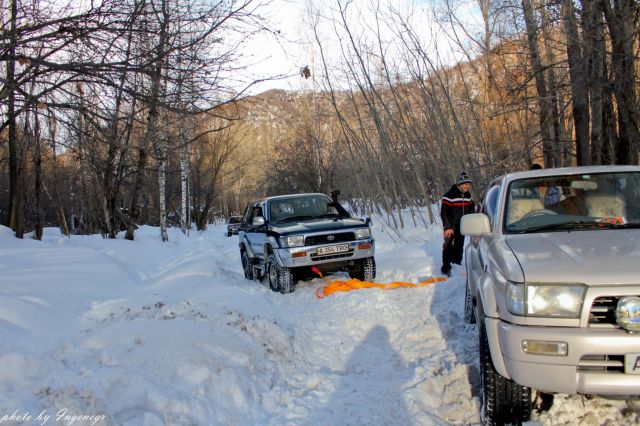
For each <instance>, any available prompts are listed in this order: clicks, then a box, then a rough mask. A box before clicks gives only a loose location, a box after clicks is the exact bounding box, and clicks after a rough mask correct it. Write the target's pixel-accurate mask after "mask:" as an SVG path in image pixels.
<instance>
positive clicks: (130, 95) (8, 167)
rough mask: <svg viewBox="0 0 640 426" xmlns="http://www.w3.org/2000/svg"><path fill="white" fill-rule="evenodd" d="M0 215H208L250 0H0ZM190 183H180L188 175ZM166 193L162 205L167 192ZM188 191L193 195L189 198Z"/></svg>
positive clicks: (11, 219)
mask: <svg viewBox="0 0 640 426" xmlns="http://www.w3.org/2000/svg"><path fill="white" fill-rule="evenodd" d="M0 6H1V8H2V15H1V19H0V26H1V27H2V32H1V34H2V35H1V36H0V57H1V58H2V67H3V74H2V77H1V78H2V80H1V83H2V87H1V90H0V111H1V112H2V117H3V119H2V122H1V127H0V135H1V144H0V154H1V155H0V161H1V162H2V164H1V166H2V168H1V169H2V174H1V175H0V180H1V184H2V188H3V191H2V194H0V201H1V202H0V217H1V219H2V222H3V224H6V225H8V226H10V227H11V228H12V229H13V230H14V231H15V233H16V236H17V237H22V236H23V234H24V233H25V230H34V231H35V236H36V238H40V237H41V235H42V229H43V227H44V226H46V225H49V226H52V225H55V226H60V227H61V228H62V229H63V230H64V231H65V232H66V233H71V232H85V233H88V232H101V233H103V234H104V235H106V236H109V237H112V238H113V237H115V235H116V233H117V232H118V231H120V230H124V229H126V231H127V233H126V237H127V238H129V239H133V237H134V230H135V228H136V224H140V223H154V224H160V225H161V230H162V236H163V239H166V238H167V233H166V225H167V222H168V221H170V220H174V221H176V222H178V223H181V226H182V227H183V229H186V227H187V226H188V225H189V224H190V222H191V219H192V217H193V218H195V221H196V222H197V223H198V224H199V225H200V226H206V222H207V219H206V218H207V217H209V210H210V209H212V208H213V204H212V201H211V199H212V197H213V196H214V193H215V188H213V185H214V184H213V183H212V182H217V181H220V179H221V178H222V175H223V174H225V173H232V172H233V171H232V170H223V164H225V163H226V162H227V161H228V160H229V159H230V158H231V157H232V155H233V153H234V151H235V148H236V145H237V143H236V142H234V137H233V131H232V130H230V129H229V126H230V123H231V122H232V121H233V120H234V119H237V116H238V114H237V112H236V111H235V110H234V109H233V107H232V106H231V103H232V101H233V100H234V99H236V98H237V97H238V96H240V95H241V94H242V89H239V87H243V86H242V84H241V83H242V82H240V81H238V80H239V79H238V77H237V71H239V70H240V68H241V66H240V65H239V62H238V52H239V46H240V45H241V44H242V43H244V42H246V40H247V35H249V34H252V33H255V32H257V31H261V30H263V27H262V21H261V19H260V17H259V15H258V14H257V13H256V7H258V6H259V5H258V6H256V5H255V2H253V1H252V0H220V1H207V0H203V1H201V0H102V1H98V2H94V1H91V2H82V1H80V2H77V1H69V2H68V3H66V4H65V3H64V2H60V1H57V0H55V1H54V0H51V1H49V0H2V1H1V2H0ZM194 181H195V182H196V186H191V187H190V186H189V183H190V182H194ZM167 202H169V205H168V204H167ZM190 204H191V206H190Z"/></svg>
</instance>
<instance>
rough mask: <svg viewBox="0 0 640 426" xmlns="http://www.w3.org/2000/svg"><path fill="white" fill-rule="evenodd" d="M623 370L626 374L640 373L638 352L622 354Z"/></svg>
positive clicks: (639, 354) (639, 355)
mask: <svg viewBox="0 0 640 426" xmlns="http://www.w3.org/2000/svg"><path fill="white" fill-rule="evenodd" d="M624 372H625V373H626V374H640V353H638V354H626V355H625V356H624Z"/></svg>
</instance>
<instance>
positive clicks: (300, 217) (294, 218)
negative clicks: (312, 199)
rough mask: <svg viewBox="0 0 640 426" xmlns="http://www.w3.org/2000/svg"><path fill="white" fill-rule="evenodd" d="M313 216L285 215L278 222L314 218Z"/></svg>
mask: <svg viewBox="0 0 640 426" xmlns="http://www.w3.org/2000/svg"><path fill="white" fill-rule="evenodd" d="M313 218H314V216H289V217H285V218H284V219H280V220H279V221H277V222H276V223H285V222H293V221H296V220H305V219H313Z"/></svg>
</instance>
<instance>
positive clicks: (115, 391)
mask: <svg viewBox="0 0 640 426" xmlns="http://www.w3.org/2000/svg"><path fill="white" fill-rule="evenodd" d="M383 222H384V221H383V220H382V219H375V218H374V235H375V237H376V240H377V256H376V258H377V263H378V278H377V279H376V281H378V282H390V281H401V280H404V281H412V282H418V281H421V280H424V279H426V278H429V277H431V276H433V275H434V274H436V272H437V271H438V268H439V258H440V244H441V231H439V230H438V229H437V228H435V227H434V228H432V229H425V228H424V226H422V225H420V226H418V227H414V226H413V224H412V223H411V221H410V220H409V219H408V218H407V223H408V226H407V227H405V228H404V229H403V230H401V231H399V232H397V233H396V232H395V231H391V230H390V229H389V228H387V227H386V226H384V223H383ZM223 234H224V226H213V227H211V228H210V229H209V230H208V231H206V232H203V233H198V232H192V233H191V235H190V236H188V237H187V236H185V235H183V234H181V233H180V232H178V231H175V230H173V231H172V232H171V234H170V242H168V243H162V242H161V241H160V238H159V231H158V229H156V228H151V227H143V228H142V229H140V230H139V231H138V233H137V240H136V241H134V242H130V241H125V240H123V239H118V240H104V239H102V238H100V236H85V237H80V236H77V237H72V238H66V237H63V236H61V235H60V233H59V232H58V231H57V230H55V229H47V230H46V233H45V238H44V241H42V242H40V241H34V240H30V239H25V240H17V239H15V238H13V236H12V234H11V232H10V231H9V230H8V229H7V228H3V227H0V271H1V274H0V425H5V424H28V425H30V424H34V425H35V424H40V425H42V424H56V423H57V424H67V425H70V424H73V425H78V424H100V425H106V424H110V425H111V424H114V425H130V426H133V425H145V426H155V425H443V424H478V423H479V422H480V418H479V414H478V412H479V408H480V407H479V399H478V388H479V377H478V364H477V354H476V347H477V338H476V331H475V327H474V326H466V325H464V324H463V321H462V307H463V295H464V273H463V270H462V268H459V267H458V268H454V270H453V275H452V277H451V279H450V280H448V281H445V282H442V283H437V284H434V285H432V286H428V287H422V288H415V289H409V288H401V289H396V290H390V291H382V290H377V289H367V290H360V291H353V292H349V293H337V294H334V295H331V296H329V297H327V298H326V299H322V300H318V299H317V298H316V297H315V291H316V289H317V288H318V287H320V286H321V285H323V282H322V281H321V280H319V279H316V280H311V281H307V282H304V283H301V284H300V285H299V287H298V289H297V290H296V292H295V293H292V294H288V295H282V294H279V293H274V292H272V291H271V290H269V288H268V286H267V285H266V284H264V283H262V284H261V283H258V282H251V281H247V280H245V279H244V278H243V274H242V270H241V267H240V259H239V253H238V249H237V237H235V236H234V237H231V238H226V237H225V236H224V235H223ZM639 412H640V410H639V409H638V407H637V406H632V407H629V406H627V404H626V403H625V402H622V401H620V402H616V401H607V400H602V399H597V398H595V399H589V400H587V399H583V398H581V397H568V396H557V397H556V399H555V403H554V405H553V407H552V408H551V410H550V411H548V412H545V413H542V414H535V415H534V419H533V421H532V422H531V424H543V425H574V424H587V425H602V424H611V425H614V424H615V425H618V424H638V423H639V421H640V414H638V413H639ZM47 416H48V417H47ZM56 420H58V421H57V422H56Z"/></svg>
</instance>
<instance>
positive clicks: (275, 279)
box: [267, 254, 296, 294]
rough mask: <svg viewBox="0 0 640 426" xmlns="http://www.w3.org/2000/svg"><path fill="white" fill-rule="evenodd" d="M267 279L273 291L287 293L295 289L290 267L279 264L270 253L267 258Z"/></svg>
mask: <svg viewBox="0 0 640 426" xmlns="http://www.w3.org/2000/svg"><path fill="white" fill-rule="evenodd" d="M267 279H268V280H269V287H271V290H273V291H278V292H280V293H282V294H287V293H291V292H293V291H294V290H295V289H296V282H295V279H294V277H293V271H292V270H291V268H286V267H284V266H280V265H279V264H278V261H277V260H276V258H275V256H274V255H273V254H270V255H269V258H268V259H267Z"/></svg>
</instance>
